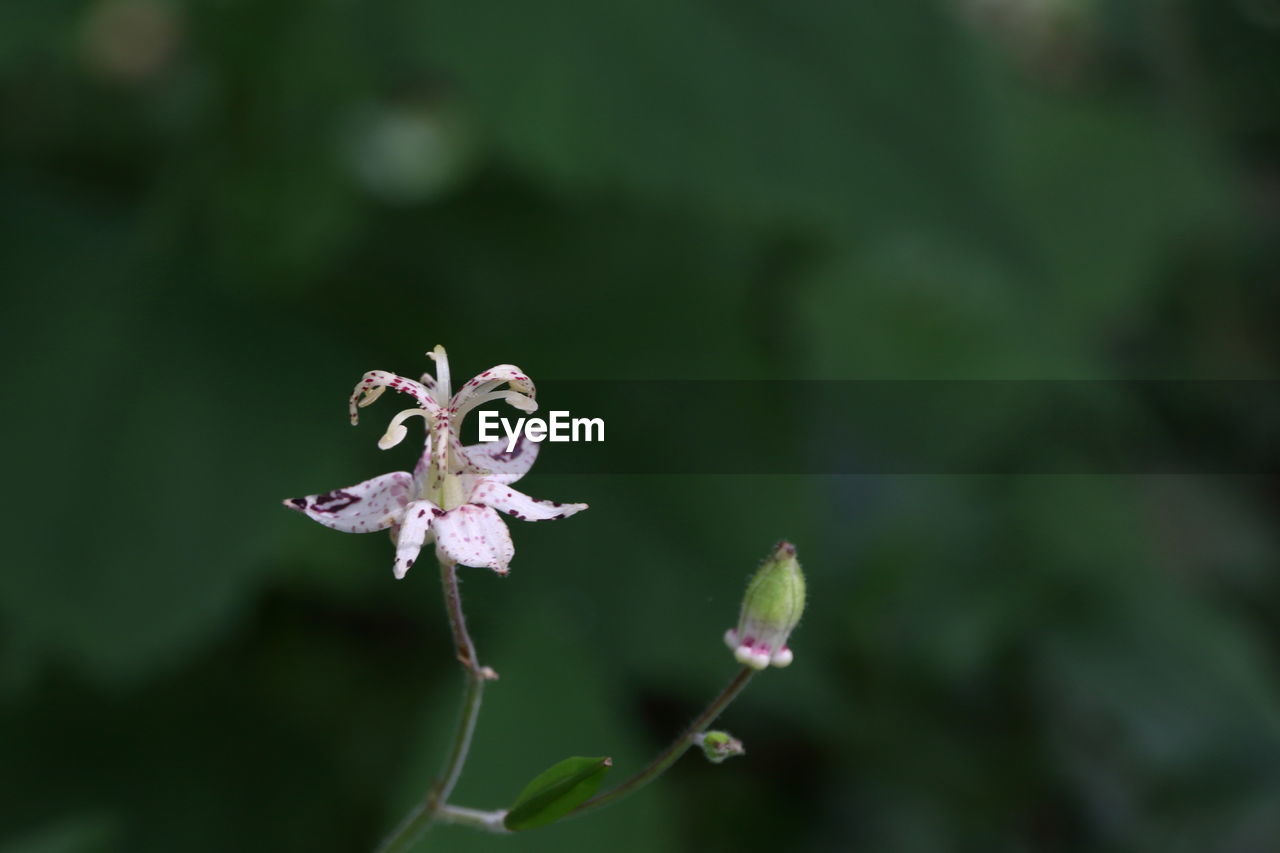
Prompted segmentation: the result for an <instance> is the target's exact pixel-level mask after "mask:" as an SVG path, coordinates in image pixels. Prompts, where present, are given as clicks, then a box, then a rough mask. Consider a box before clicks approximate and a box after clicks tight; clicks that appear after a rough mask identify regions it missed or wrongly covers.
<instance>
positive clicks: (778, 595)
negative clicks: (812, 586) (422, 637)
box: [724, 542, 804, 669]
mask: <svg viewBox="0 0 1280 853" xmlns="http://www.w3.org/2000/svg"><path fill="white" fill-rule="evenodd" d="M803 612H804V574H803V573H802V572H801V571H800V563H799V562H798V561H797V560H796V546H794V545H792V544H791V543H790V542H779V543H778V545H777V547H776V548H774V549H773V553H772V554H770V555H769V556H768V557H766V558H765V561H764V563H763V564H761V566H760V569H759V571H757V572H756V574H755V577H753V578H752V579H751V583H750V584H748V585H747V594H746V595H745V596H744V597H743V599H742V613H741V614H740V615H739V616H738V627H737V628H730V629H729V630H728V631H727V632H726V633H725V635H724V641H725V643H726V644H727V645H728V646H729V648H731V649H733V656H734V657H735V658H737V660H738V663H740V664H742V665H743V666H749V667H751V668H752V669H764V668H765V667H767V666H768V665H769V664H773V665H774V666H786V665H787V664H789V663H791V649H789V648H787V637H788V636H789V635H790V634H791V631H792V629H794V628H795V627H796V624H797V623H798V622H799V621H800V614H801V613H803Z"/></svg>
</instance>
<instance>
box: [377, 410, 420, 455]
mask: <svg viewBox="0 0 1280 853" xmlns="http://www.w3.org/2000/svg"><path fill="white" fill-rule="evenodd" d="M427 415H428V412H427V410H426V409H405V410H404V411H403V412H400V413H399V414H397V415H396V416H395V417H394V418H392V419H391V423H390V424H389V425H388V426H387V431H386V433H384V434H383V436H382V438H380V439H378V447H379V448H381V449H382V450H388V449H390V448H392V447H395V446H396V445H397V444H399V443H400V442H402V441H404V437H405V436H406V435H408V434H409V431H408V430H407V429H405V428H404V422H405V421H407V420H408V419H409V418H412V417H421V418H422V419H423V420H426V419H427Z"/></svg>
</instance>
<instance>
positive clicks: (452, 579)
mask: <svg viewBox="0 0 1280 853" xmlns="http://www.w3.org/2000/svg"><path fill="white" fill-rule="evenodd" d="M440 582H441V584H442V586H443V587H444V601H445V610H446V612H447V613H448V615H449V628H450V630H451V631H452V632H453V644H454V647H455V649H456V650H457V653H458V661H459V662H460V663H461V664H462V666H463V667H464V668H465V670H466V674H467V685H466V692H465V693H464V694H463V700H462V714H461V716H460V717H459V718H458V725H457V728H456V729H455V730H454V733H453V746H452V748H451V749H450V750H449V758H448V760H447V761H446V762H445V765H444V769H443V770H441V771H440V775H439V777H438V778H437V779H436V781H435V782H434V783H433V784H432V785H431V788H430V790H428V791H427V793H426V795H425V796H424V797H423V798H422V802H420V803H418V805H416V806H414V808H413V810H412V811H410V812H409V814H408V815H406V816H405V818H404V820H402V821H401V822H400V825H399V826H397V827H396V828H395V830H394V831H393V832H392V833H391V835H389V836H387V838H386V840H385V841H383V842H382V844H381V846H379V847H378V853H403V851H406V850H409V849H410V848H411V847H412V846H413V843H414V842H415V841H416V840H417V839H418V836H420V835H421V834H422V833H423V831H424V830H426V828H427V827H428V826H430V825H431V824H432V823H433V822H434V821H435V820H436V819H437V818H438V817H439V816H440V813H441V811H442V810H444V809H449V810H450V812H451V814H450V817H453V818H457V817H460V816H461V815H462V813H464V812H467V811H470V810H467V809H458V808H455V807H452V806H446V805H445V804H446V803H447V802H448V801H449V796H450V795H451V794H452V793H453V789H454V787H455V786H457V784H458V779H459V778H460V777H461V776H462V767H463V765H464V764H466V762H467V753H468V752H469V751H470V749H471V736H472V735H473V734H475V730H476V719H477V718H478V717H479V715H480V700H481V698H482V696H483V694H484V684H485V682H486V681H490V680H492V679H494V678H497V677H498V676H497V675H496V674H495V673H494V671H493V670H491V669H489V668H488V667H486V666H480V662H479V661H478V660H477V659H476V647H475V643H473V642H472V641H471V635H470V634H468V633H467V620H466V618H465V617H464V616H463V614H462V596H461V595H460V593H459V591H458V572H457V566H455V565H454V564H453V563H451V562H449V561H447V560H441V561H440ZM458 822H462V821H458Z"/></svg>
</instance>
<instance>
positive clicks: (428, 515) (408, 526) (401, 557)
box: [392, 501, 440, 578]
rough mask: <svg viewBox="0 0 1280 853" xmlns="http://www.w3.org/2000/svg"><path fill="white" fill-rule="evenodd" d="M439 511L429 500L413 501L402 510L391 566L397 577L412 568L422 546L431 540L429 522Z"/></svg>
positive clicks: (400, 576)
mask: <svg viewBox="0 0 1280 853" xmlns="http://www.w3.org/2000/svg"><path fill="white" fill-rule="evenodd" d="M439 513H440V508H439V507H438V506H436V505H435V504H433V503H432V502H431V501H413V502H412V503H410V504H409V505H408V506H406V507H405V510H404V521H403V522H401V525H400V535H399V536H398V537H397V538H396V561H395V564H394V565H393V566H392V571H394V572H395V575H396V577H397V578H402V577H404V575H405V572H407V571H409V570H410V569H412V568H413V564H414V561H415V560H417V559H418V553H419V552H420V551H421V550H422V546H423V545H425V544H427V543H428V542H430V541H431V538H432V531H431V523H432V522H433V521H434V520H435V517H436V516H437V515H438V514H439Z"/></svg>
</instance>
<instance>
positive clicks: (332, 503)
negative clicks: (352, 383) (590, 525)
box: [284, 346, 587, 578]
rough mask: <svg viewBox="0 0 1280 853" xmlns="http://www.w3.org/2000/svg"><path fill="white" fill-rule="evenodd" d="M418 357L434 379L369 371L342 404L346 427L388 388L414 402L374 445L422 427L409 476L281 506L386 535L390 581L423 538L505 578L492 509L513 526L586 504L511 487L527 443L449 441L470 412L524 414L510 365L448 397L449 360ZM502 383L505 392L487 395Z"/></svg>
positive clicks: (500, 531)
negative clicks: (500, 407) (494, 407)
mask: <svg viewBox="0 0 1280 853" xmlns="http://www.w3.org/2000/svg"><path fill="white" fill-rule="evenodd" d="M427 355H429V356H430V357H431V358H432V359H434V360H435V363H436V375H435V376H434V377H432V376H431V375H430V374H423V376H422V378H421V380H420V381H416V382H415V381H414V380H412V379H407V378H405V377H403V376H397V375H395V374H394V373H387V372H386V371H382V370H371V371H369V372H368V373H366V374H365V375H364V377H363V379H361V381H360V382H359V384H357V385H356V388H355V391H353V392H352V394H351V402H350V411H351V422H352V423H353V424H354V423H356V422H357V421H358V419H359V418H358V407H363V406H367V405H369V404H370V403H372V402H373V401H374V400H376V399H378V397H380V396H381V395H382V393H383V392H384V391H385V390H386V389H388V388H390V389H391V390H392V391H398V392H400V393H401V394H408V395H409V396H411V397H413V398H414V399H415V400H416V401H417V403H418V406H417V407H415V408H412V409H405V410H404V411H402V412H400V413H398V414H397V415H396V416H395V417H394V418H392V419H391V424H390V425H389V426H388V427H387V432H386V434H385V435H383V436H382V438H381V439H379V441H378V446H379V447H381V448H382V449H384V450H385V449H387V448H389V447H394V446H395V445H397V444H399V443H400V442H401V441H402V440H404V437H405V435H406V432H407V431H406V429H405V426H404V422H405V421H406V420H408V419H410V418H413V417H421V418H422V419H423V420H425V421H426V423H427V435H426V442H425V446H424V448H423V451H422V457H421V458H420V459H419V460H418V464H417V466H416V467H415V468H414V469H413V473H412V474H410V473H408V472H406V471H393V472H391V473H390V474H383V475H381V476H379V477H374V478H373V479H372V480H365V481H364V482H363V483H359V484H357V485H354V486H349V487H348V488H345V489H335V490H333V491H331V492H325V493H324V494H319V495H307V496H306V497H305V498H290V499H288V500H286V501H285V502H284V505H285V506H287V507H289V508H290V509H296V510H298V511H299V512H303V513H305V514H306V515H308V516H310V517H311V518H313V519H315V520H316V521H318V522H320V523H321V524H323V525H325V526H326V527H332V528H334V529H335V530H343V531H346V532H347V533H369V532H371V531H374V530H386V529H390V530H391V535H392V538H393V539H394V540H395V542H396V559H395V564H394V571H395V575H396V577H397V578H402V577H404V575H405V572H407V571H409V569H410V568H412V567H413V564H414V561H415V560H417V559H418V554H419V552H420V551H421V550H422V547H423V546H424V545H426V544H428V543H429V542H431V541H432V540H433V539H434V540H435V543H436V552H437V554H438V555H439V557H440V558H441V559H443V560H448V561H450V562H454V563H458V564H461V565H464V566H482V567H487V568H491V569H493V570H494V571H496V572H497V573H498V574H500V575H505V574H506V573H507V571H508V569H507V566H508V564H509V563H510V562H511V558H512V556H513V555H514V554H515V546H514V545H512V544H511V535H510V534H509V533H508V532H507V526H506V524H504V523H503V521H502V519H501V518H500V517H499V515H498V513H497V512H495V510H501V511H502V512H505V513H507V514H508V515H510V516H512V517H514V518H518V519H520V520H522V521H547V520H551V519H556V518H565V517H566V516H570V515H573V514H574V513H575V512H579V511H581V510H584V509H586V508H587V505H586V504H578V503H573V504H562V503H556V502H553V501H542V500H535V499H534V498H531V497H529V496H528V495H526V494H524V493H522V492H519V491H517V490H515V489H514V488H512V487H511V484H512V483H514V482H515V481H516V480H519V479H520V478H521V477H523V476H524V475H525V473H526V472H527V471H528V470H529V468H530V466H532V465H533V461H534V460H535V459H536V458H537V457H538V443H537V442H533V441H529V440H528V439H526V438H524V437H523V436H521V438H520V440H519V442H517V444H516V445H515V446H514V447H513V448H512V449H511V451H510V452H508V451H507V450H506V446H505V445H506V443H505V442H503V441H492V442H487V443H484V444H473V445H470V446H467V447H463V446H462V443H461V442H460V441H459V440H458V431H459V427H460V426H461V424H462V420H463V418H464V417H466V415H467V413H468V412H470V411H471V410H472V409H474V408H476V407H477V406H479V405H482V404H484V403H487V402H490V401H494V400H501V401H504V402H506V403H509V404H510V405H512V406H515V407H516V408H518V409H520V410H521V411H525V412H532V411H535V410H536V409H537V408H538V404H537V403H536V402H535V401H534V394H535V389H534V386H533V381H532V380H531V379H529V377H528V376H526V375H524V373H523V372H521V370H520V368H518V367H516V366H514V365H511V364H500V365H497V366H496V367H491V368H490V369H488V370H486V371H485V372H483V373H481V374H479V375H478V376H476V377H475V378H473V379H471V380H470V381H468V382H467V383H466V384H465V385H463V386H462V388H461V389H459V391H458V393H457V394H455V395H452V396H450V387H449V359H448V357H447V356H446V355H445V351H444V348H443V347H440V346H437V347H436V348H435V349H434V350H433V351H432V352H429V353H427ZM503 385H505V386H507V390H505V391H498V390H496V389H498V388H500V387H502V386H503Z"/></svg>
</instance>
